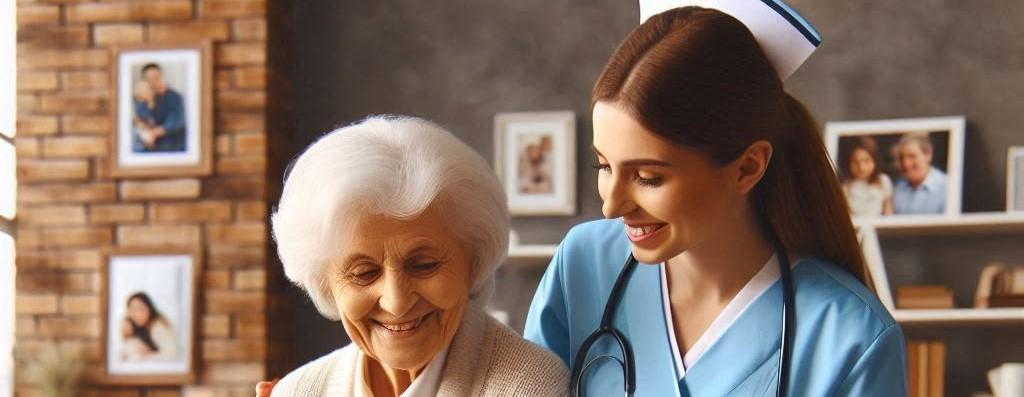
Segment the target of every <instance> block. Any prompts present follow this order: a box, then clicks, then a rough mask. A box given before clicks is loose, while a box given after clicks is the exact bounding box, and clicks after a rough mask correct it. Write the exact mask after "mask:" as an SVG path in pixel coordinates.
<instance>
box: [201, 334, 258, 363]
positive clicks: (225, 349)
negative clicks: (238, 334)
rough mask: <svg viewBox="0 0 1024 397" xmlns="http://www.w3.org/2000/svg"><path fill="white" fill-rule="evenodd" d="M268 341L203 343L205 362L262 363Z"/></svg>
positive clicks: (249, 340)
mask: <svg viewBox="0 0 1024 397" xmlns="http://www.w3.org/2000/svg"><path fill="white" fill-rule="evenodd" d="M266 353H267V352H266V341H263V340H261V339H220V340H217V339H213V340H205V341H203V360H205V361H214V362H223V361H256V362H259V361H262V360H263V357H265V355H266Z"/></svg>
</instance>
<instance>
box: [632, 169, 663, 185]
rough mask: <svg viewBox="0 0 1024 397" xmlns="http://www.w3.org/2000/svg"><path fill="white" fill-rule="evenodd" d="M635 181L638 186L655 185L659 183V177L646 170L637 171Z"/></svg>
mask: <svg viewBox="0 0 1024 397" xmlns="http://www.w3.org/2000/svg"><path fill="white" fill-rule="evenodd" d="M636 183H637V184H638V185H640V186H646V187H657V186H660V185H661V177H660V176H657V175H654V174H650V173H646V172H637V173H636Z"/></svg>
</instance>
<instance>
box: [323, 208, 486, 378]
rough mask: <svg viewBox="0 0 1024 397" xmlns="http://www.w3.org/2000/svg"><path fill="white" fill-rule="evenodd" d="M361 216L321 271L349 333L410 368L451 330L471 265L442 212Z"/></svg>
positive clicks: (389, 362) (369, 350) (372, 352)
mask: <svg viewBox="0 0 1024 397" xmlns="http://www.w3.org/2000/svg"><path fill="white" fill-rule="evenodd" d="M439 212H440V211H438V210H436V209H434V208H433V207H432V208H431V209H428V210H427V211H424V213H423V214H421V215H420V216H418V217H417V218H415V219H412V220H396V219H393V218H388V217H385V216H380V215H367V216H363V217H362V218H361V219H360V220H359V222H357V223H356V224H355V227H353V228H350V231H349V232H347V234H346V236H344V238H345V239H344V240H343V241H344V244H345V246H346V249H345V250H344V252H342V254H341V255H340V256H339V258H338V259H337V261H336V262H335V265H334V267H333V274H331V275H330V278H329V279H328V280H329V282H330V283H331V285H330V287H331V291H332V292H333V294H334V299H335V303H336V304H337V306H338V309H339V311H340V312H341V322H342V324H343V325H344V327H345V331H346V332H348V335H349V337H351V338H352V341H353V342H355V343H356V345H358V346H359V347H360V348H361V349H362V350H363V352H365V353H366V354H368V355H369V356H370V357H373V358H374V359H376V360H377V361H379V362H380V363H381V364H383V365H386V366H388V367H391V368H395V369H402V370H408V371H418V370H419V369H421V368H422V367H424V366H425V365H426V364H427V363H429V362H430V360H431V358H433V357H434V355H435V354H437V353H438V352H440V351H441V350H442V349H443V348H444V347H445V346H447V345H448V343H449V342H450V341H451V339H452V337H454V335H455V332H456V331H457V330H458V328H459V324H460V323H461V321H462V314H463V312H464V310H465V308H466V304H467V302H469V290H470V283H471V274H470V273H471V266H470V263H469V257H468V256H467V255H466V253H465V252H464V251H463V250H462V246H461V245H460V244H459V243H458V241H457V240H456V238H455V236H454V235H452V233H451V227H450V226H449V225H448V224H447V223H446V222H445V219H444V217H443V214H441V213H439Z"/></svg>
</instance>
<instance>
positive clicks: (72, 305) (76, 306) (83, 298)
mask: <svg viewBox="0 0 1024 397" xmlns="http://www.w3.org/2000/svg"><path fill="white" fill-rule="evenodd" d="M60 309H61V312H63V313H64V314H99V313H100V299H99V296H96V295H65V296H63V297H61V298H60Z"/></svg>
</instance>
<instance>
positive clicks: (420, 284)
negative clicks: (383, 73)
mask: <svg viewBox="0 0 1024 397" xmlns="http://www.w3.org/2000/svg"><path fill="white" fill-rule="evenodd" d="M505 197H506V196H505V193H504V191H503V190H502V186H501V183H500V182H499V181H498V179H497V176H496V175H495V173H494V172H493V170H491V168H490V166H489V164H488V163H487V162H486V161H485V160H484V159H483V158H482V157H481V156H480V155H479V154H477V153H476V152H475V151H474V150H473V149H472V148H470V147H469V146H467V145H466V144H464V143H462V142H461V141H459V140H458V139H457V138H455V136H453V135H452V134H451V133H449V132H447V131H445V130H444V129H442V128H440V127H438V126H437V125H435V124H433V123H430V122H427V121H425V120H421V119H416V118H407V117H374V118H369V119H367V120H364V121H362V122H360V123H357V124H354V125H351V126H348V127H345V128H342V129H339V130H337V131H334V132H332V133H330V134H327V135H325V136H324V137H322V138H321V139H320V140H318V141H317V142H316V143H314V144H313V145H311V146H310V147H309V148H308V149H306V151H305V152H304V153H303V154H302V155H301V156H300V157H299V158H298V159H297V160H296V161H295V162H294V166H293V167H292V169H291V171H290V173H289V175H288V178H287V179H286V181H285V185H284V191H283V193H282V196H281V201H280V203H279V205H278V209H277V211H276V212H275V213H274V215H273V216H272V218H271V223H272V226H273V232H274V238H275V240H276V241H277V246H278V254H279V255H280V257H281V261H282V263H283V264H284V268H285V269H284V270H285V275H286V276H287V277H288V278H289V279H290V280H292V281H293V282H294V283H296V284H297V285H299V286H300V287H302V288H303V289H304V290H305V291H306V292H307V293H308V294H309V296H310V299H311V300H312V301H313V303H314V304H315V305H316V307H317V309H319V310H320V312H321V313H322V314H323V315H324V316H325V317H327V318H330V319H335V320H339V322H340V323H341V326H343V327H344V329H345V331H346V332H347V333H348V335H349V337H350V338H351V340H352V341H353V343H352V344H350V345H348V346H347V347H345V348H342V349H339V350H337V351H335V352H333V353H330V354H328V355H326V356H324V357H322V358H320V359H318V360H316V361H313V362H311V363H308V364H306V365H305V366H303V367H302V368H299V369H297V370H296V371H294V372H292V373H291V374H289V375H288V376H286V377H285V378H284V379H282V381H281V383H279V384H277V385H276V386H273V385H272V386H273V390H274V392H273V394H274V396H303V397H305V396H308V397H320V396H328V395H329V396H332V397H333V396H336V395H339V396H354V395H387V396H399V395H403V396H421V395H429V396H434V395H453V396H465V395H481V394H482V395H490V394H501V395H509V394H510V393H511V391H512V390H518V391H519V392H518V393H523V394H522V395H531V396H533V395H545V396H546V395H563V394H565V392H566V391H567V390H568V373H567V370H566V369H565V366H564V364H563V363H562V362H561V360H559V359H558V358H557V357H555V356H554V355H552V354H551V353H549V352H547V351H545V350H543V349H540V348H538V347H537V346H536V345H533V344H531V343H529V342H526V341H525V340H523V339H522V338H521V337H520V336H519V335H518V334H516V333H515V332H514V331H512V330H510V329H508V328H507V327H505V326H503V325H501V324H500V323H498V322H497V321H496V320H494V319H493V318H491V317H490V316H488V315H487V314H486V313H485V312H484V311H483V310H482V305H483V299H485V298H486V297H487V295H488V292H489V289H490V287H491V286H493V276H494V271H495V269H496V268H497V266H498V265H499V264H500V263H501V262H502V261H503V260H504V257H505V254H506V252H507V250H508V228H509V216H508V209H507V205H506V198H505ZM518 393H514V394H517V395H518Z"/></svg>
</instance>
